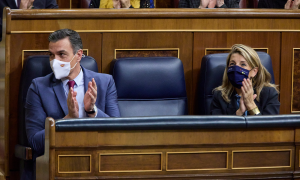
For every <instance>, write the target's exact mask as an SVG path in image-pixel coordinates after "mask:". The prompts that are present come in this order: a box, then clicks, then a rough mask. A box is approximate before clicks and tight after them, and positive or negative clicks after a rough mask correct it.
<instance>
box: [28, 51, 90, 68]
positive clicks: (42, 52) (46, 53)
mask: <svg viewBox="0 0 300 180" xmlns="http://www.w3.org/2000/svg"><path fill="white" fill-rule="evenodd" d="M83 54H84V55H86V56H88V49H83ZM37 55H49V51H48V49H45V50H38V49H37V50H23V55H22V65H23V64H24V60H26V59H27V58H28V57H29V56H37Z"/></svg>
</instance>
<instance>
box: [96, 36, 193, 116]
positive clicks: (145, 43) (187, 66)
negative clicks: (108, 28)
mask: <svg viewBox="0 0 300 180" xmlns="http://www.w3.org/2000/svg"><path fill="white" fill-rule="evenodd" d="M192 42H193V34H192V33H105V34H104V35H103V44H105V46H103V53H102V72H104V73H109V67H110V62H111V61H112V60H113V59H114V50H115V49H153V48H162V49H164V48H179V51H180V55H179V59H180V60H181V61H182V63H183V67H184V73H185V80H186V90H187V96H188V101H189V102H191V98H192V97H193V96H192V93H191V90H192V89H191V88H192V68H193V67H192V45H193V43H192ZM189 107H190V109H192V108H191V107H193V106H192V105H191V104H190V103H189ZM190 112H191V111H190Z"/></svg>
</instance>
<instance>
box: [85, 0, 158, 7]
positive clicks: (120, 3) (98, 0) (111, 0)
mask: <svg viewBox="0 0 300 180" xmlns="http://www.w3.org/2000/svg"><path fill="white" fill-rule="evenodd" d="M89 7H90V8H115V9H120V8H154V2H153V0H91V3H90V6H89Z"/></svg>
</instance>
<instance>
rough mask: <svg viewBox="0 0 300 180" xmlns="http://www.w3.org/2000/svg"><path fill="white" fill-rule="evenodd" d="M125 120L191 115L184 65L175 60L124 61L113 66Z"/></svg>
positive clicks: (113, 63)
mask: <svg viewBox="0 0 300 180" xmlns="http://www.w3.org/2000/svg"><path fill="white" fill-rule="evenodd" d="M111 73H112V75H113V77H114V80H115V83H116V88H117V93H118V102H119V109H120V113H121V116H122V117H129V116H162V115H185V114H187V97H186V88H185V78H184V71H183V65H182V62H181V61H180V59H178V58H175V57H147V58H121V59H118V60H114V61H113V62H112V66H111Z"/></svg>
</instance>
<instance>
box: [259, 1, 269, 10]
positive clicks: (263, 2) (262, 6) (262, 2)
mask: <svg viewBox="0 0 300 180" xmlns="http://www.w3.org/2000/svg"><path fill="white" fill-rule="evenodd" d="M257 7H258V8H268V7H267V6H266V2H265V0H260V1H258V5H257Z"/></svg>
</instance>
